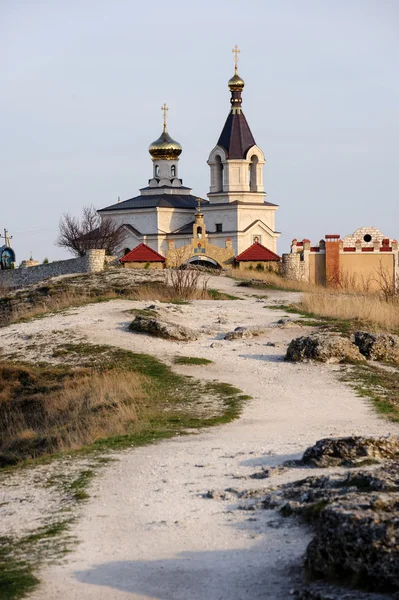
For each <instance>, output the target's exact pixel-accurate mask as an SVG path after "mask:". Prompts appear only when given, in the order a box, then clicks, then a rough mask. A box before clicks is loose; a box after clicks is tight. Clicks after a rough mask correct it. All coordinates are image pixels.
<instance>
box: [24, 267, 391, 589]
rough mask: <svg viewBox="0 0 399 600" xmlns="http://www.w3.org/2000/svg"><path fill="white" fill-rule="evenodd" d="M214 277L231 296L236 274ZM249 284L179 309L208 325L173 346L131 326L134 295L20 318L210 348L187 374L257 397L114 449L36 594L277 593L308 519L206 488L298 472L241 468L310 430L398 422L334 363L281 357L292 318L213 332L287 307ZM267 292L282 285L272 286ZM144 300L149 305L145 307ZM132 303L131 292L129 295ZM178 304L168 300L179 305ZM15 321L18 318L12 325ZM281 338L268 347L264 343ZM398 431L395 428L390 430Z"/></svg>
mask: <svg viewBox="0 0 399 600" xmlns="http://www.w3.org/2000/svg"><path fill="white" fill-rule="evenodd" d="M212 286H213V287H217V288H218V289H222V288H224V289H225V291H228V292H229V293H231V294H235V295H237V288H235V287H234V282H233V281H232V280H229V279H222V278H218V279H216V280H215V281H214V282H212ZM253 293H255V292H254V290H250V289H246V288H245V289H244V288H241V291H240V292H239V294H240V295H241V296H242V297H243V299H242V300H241V301H225V302H219V301H202V302H195V303H192V304H191V305H189V306H182V307H178V308H176V311H180V312H177V313H176V316H177V317H178V318H179V320H180V319H181V320H182V322H184V324H187V325H189V326H190V325H191V326H193V325H194V326H197V327H198V326H199V325H201V324H203V325H206V326H213V327H215V328H216V334H214V335H203V336H202V337H201V339H200V340H199V341H196V342H189V343H186V344H176V343H175V344H172V343H171V342H167V341H164V340H157V339H156V340H154V339H152V338H149V337H145V336H139V335H135V334H132V333H128V332H126V329H125V324H126V321H127V316H126V314H125V313H124V311H125V310H126V308H128V307H130V306H131V305H130V303H129V302H128V301H119V300H118V301H113V302H109V303H104V304H97V305H91V306H88V307H85V308H82V309H79V310H78V311H74V313H75V314H73V315H72V316H71V315H69V316H66V315H55V316H53V317H49V318H48V319H44V320H41V321H40V322H39V321H33V322H32V323H27V324H24V325H21V327H25V329H26V331H28V332H30V333H34V331H35V327H40V328H43V327H44V326H48V327H51V329H53V330H55V329H65V328H68V327H69V328H71V329H74V330H77V331H79V333H82V334H84V335H86V336H87V337H88V339H89V341H91V342H93V343H107V344H112V345H117V346H120V347H122V348H127V349H131V350H135V351H142V352H150V353H152V354H154V355H156V356H158V357H159V358H161V359H163V360H169V359H171V357H172V356H174V355H175V354H178V353H180V354H184V355H188V356H199V357H206V358H211V359H212V360H213V361H214V362H213V364H212V365H210V366H209V367H208V366H207V367H205V368H204V367H184V368H183V367H180V368H179V371H181V372H182V373H183V372H184V373H189V374H193V375H195V376H196V377H204V378H209V379H218V380H221V381H226V382H228V383H231V384H233V385H236V386H237V387H239V388H241V389H242V390H243V391H244V392H245V393H246V394H249V395H251V396H252V398H253V399H252V400H251V401H249V402H247V403H246V405H245V408H244V410H243V413H242V416H241V418H240V419H238V420H236V421H235V422H233V423H231V424H228V425H224V426H221V427H217V428H213V429H209V430H207V431H203V432H202V433H200V434H198V435H190V436H183V437H180V438H175V439H172V440H168V441H164V442H161V443H159V444H157V445H154V446H147V447H142V448H137V449H132V450H129V451H124V452H121V453H120V454H118V455H117V458H118V461H117V462H115V463H111V465H110V466H109V467H107V468H106V469H104V471H103V472H102V473H101V475H100V476H98V477H97V478H96V479H95V480H94V482H93V484H92V486H91V490H90V495H91V498H90V500H89V501H88V502H87V504H85V505H84V507H83V509H82V516H81V518H80V519H79V520H78V521H77V522H76V524H75V526H74V530H73V532H72V533H74V534H75V535H76V536H77V537H78V539H79V540H80V543H79V544H78V545H77V546H76V549H75V550H74V552H73V553H72V554H70V555H68V556H67V559H66V561H65V564H62V565H58V566H57V565H53V566H49V567H46V568H45V569H44V570H42V572H41V573H40V578H41V579H42V581H43V583H42V585H41V586H40V587H39V588H38V589H37V591H36V592H35V593H34V594H32V595H31V598H32V599H35V600H55V599H59V598H64V599H65V600H78V599H79V600H89V599H90V600H94V599H95V600H111V599H112V600H122V599H123V600H128V599H129V600H139V599H140V600H144V599H146V600H148V599H162V600H205V599H206V600H227V599H228V600H244V599H248V600H252V599H257V598H267V599H268V600H282V599H284V598H288V597H289V592H290V590H291V589H292V588H293V587H294V586H295V584H296V583H297V582H298V581H299V580H300V577H301V572H300V569H299V565H300V564H301V559H302V556H303V553H304V550H305V548H306V545H307V543H308V541H309V534H308V532H307V530H305V529H303V528H301V527H300V526H298V525H297V524H295V523H294V522H293V521H291V520H289V519H286V520H284V519H282V518H280V517H279V516H278V515H277V513H275V512H274V511H261V510H258V511H245V510H237V504H239V501H237V500H235V499H234V496H230V497H229V498H228V499H226V500H221V499H215V498H204V496H203V495H204V494H206V492H207V491H208V490H216V491H223V490H225V489H226V488H231V487H232V488H235V489H238V490H241V489H248V488H261V487H262V486H266V485H276V484H279V483H282V482H285V481H288V480H291V479H296V478H299V477H302V476H303V475H304V473H303V472H301V471H298V470H295V471H288V472H286V473H284V474H282V475H279V476H275V477H273V478H272V479H271V480H270V479H268V480H261V481H260V480H256V479H251V478H249V475H251V474H252V473H254V472H255V471H257V470H259V468H260V467H261V466H265V465H271V466H272V465H276V464H279V463H281V462H282V461H283V460H286V459H289V458H294V457H295V458H296V457H298V456H299V455H300V454H301V453H302V452H303V450H304V449H305V448H306V447H307V446H308V445H310V444H313V443H314V442H315V441H316V440H317V439H320V438H322V437H327V436H337V435H346V434H348V435H349V434H375V435H382V434H387V433H389V432H393V431H394V430H395V431H398V427H396V426H394V425H392V424H391V423H388V422H386V421H383V420H381V419H379V418H378V417H377V416H376V414H375V413H374V412H373V410H372V408H371V407H370V405H369V404H368V403H367V401H365V400H364V399H361V398H358V397H357V396H356V395H355V393H354V392H353V391H352V390H351V389H350V388H349V387H347V386H346V385H345V384H343V383H341V382H340V381H339V380H338V378H337V376H336V370H337V367H335V366H331V365H322V366H321V365H305V364H301V365H297V364H289V363H285V362H283V361H282V357H283V355H284V353H285V348H286V345H287V343H288V341H289V340H290V339H292V337H295V336H296V335H300V334H301V331H300V330H298V329H296V328H291V329H284V328H279V327H274V328H271V329H270V330H269V333H268V334H267V335H266V336H264V337H262V338H258V339H256V341H254V340H247V341H246V340H237V341H233V342H225V341H224V342H220V343H219V344H216V345H215V347H214V348H211V347H210V344H211V343H212V341H214V340H215V339H217V338H221V337H222V334H223V332H226V331H229V330H231V329H233V328H234V327H236V326H238V325H255V324H263V325H265V324H272V323H275V322H276V320H277V319H278V318H279V317H281V316H282V315H283V314H284V313H283V312H281V311H280V312H279V311H276V310H270V309H267V308H264V306H265V301H264V300H263V301H260V300H259V299H257V298H255V297H253V296H252V295H251V294H253ZM268 296H269V298H268V300H266V303H267V302H271V301H276V300H285V299H286V298H288V297H289V294H287V293H281V292H269V293H268ZM145 304H148V303H144V304H143V306H144V305H145ZM135 306H137V303H135ZM173 310H174V309H173ZM17 327H20V326H14V329H15V328H17ZM268 341H269V342H272V343H275V344H276V346H265V344H266V342H268ZM395 428H396V429H395Z"/></svg>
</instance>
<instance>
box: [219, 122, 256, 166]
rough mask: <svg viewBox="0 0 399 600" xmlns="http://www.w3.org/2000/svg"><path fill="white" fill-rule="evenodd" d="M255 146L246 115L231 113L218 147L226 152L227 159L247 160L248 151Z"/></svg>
mask: <svg viewBox="0 0 399 600" xmlns="http://www.w3.org/2000/svg"><path fill="white" fill-rule="evenodd" d="M255 145H256V142H255V140H254V136H253V135H252V133H251V130H250V128H249V125H248V123H247V120H246V118H245V115H244V113H243V112H242V111H241V112H238V113H234V114H233V112H230V114H229V116H228V117H227V119H226V123H225V124H224V127H223V130H222V133H221V134H220V137H219V141H218V146H222V147H223V148H224V149H225V150H226V152H227V158H246V156H247V152H248V150H249V149H250V148H251V147H252V146H255Z"/></svg>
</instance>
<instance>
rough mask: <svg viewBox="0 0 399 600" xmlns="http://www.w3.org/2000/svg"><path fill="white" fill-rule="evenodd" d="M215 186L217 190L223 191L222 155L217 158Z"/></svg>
mask: <svg viewBox="0 0 399 600" xmlns="http://www.w3.org/2000/svg"><path fill="white" fill-rule="evenodd" d="M215 175H216V177H215V187H216V191H217V192H222V191H223V164H222V159H221V158H220V156H217V157H216V158H215Z"/></svg>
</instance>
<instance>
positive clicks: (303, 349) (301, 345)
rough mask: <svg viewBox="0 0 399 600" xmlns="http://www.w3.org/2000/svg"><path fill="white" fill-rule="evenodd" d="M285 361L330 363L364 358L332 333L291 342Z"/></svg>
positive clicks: (302, 337)
mask: <svg viewBox="0 0 399 600" xmlns="http://www.w3.org/2000/svg"><path fill="white" fill-rule="evenodd" d="M285 360H290V361H295V362H298V361H306V360H316V361H320V362H326V363H332V362H344V361H353V360H355V361H358V360H364V357H363V356H362V355H361V354H360V352H359V349H358V348H357V346H355V344H353V343H352V342H351V341H350V340H349V339H347V338H344V337H342V336H340V335H337V334H334V333H313V334H311V335H308V336H301V337H298V338H295V339H293V340H291V342H290V344H289V346H288V349H287V354H286V356H285Z"/></svg>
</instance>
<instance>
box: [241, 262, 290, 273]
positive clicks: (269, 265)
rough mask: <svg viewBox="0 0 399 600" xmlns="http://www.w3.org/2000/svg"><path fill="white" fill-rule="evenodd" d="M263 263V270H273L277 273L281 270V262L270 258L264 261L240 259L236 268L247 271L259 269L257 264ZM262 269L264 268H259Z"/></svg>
mask: <svg viewBox="0 0 399 600" xmlns="http://www.w3.org/2000/svg"><path fill="white" fill-rule="evenodd" d="M258 265H261V266H262V267H263V271H273V272H274V273H277V272H278V271H279V265H280V263H279V262H278V261H276V260H270V261H262V260H245V261H240V262H238V263H236V268H237V269H240V271H245V270H247V271H248V269H250V270H251V271H252V270H255V271H257V270H258V269H257V266H258ZM259 270H260V271H262V269H259Z"/></svg>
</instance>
